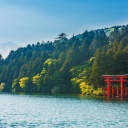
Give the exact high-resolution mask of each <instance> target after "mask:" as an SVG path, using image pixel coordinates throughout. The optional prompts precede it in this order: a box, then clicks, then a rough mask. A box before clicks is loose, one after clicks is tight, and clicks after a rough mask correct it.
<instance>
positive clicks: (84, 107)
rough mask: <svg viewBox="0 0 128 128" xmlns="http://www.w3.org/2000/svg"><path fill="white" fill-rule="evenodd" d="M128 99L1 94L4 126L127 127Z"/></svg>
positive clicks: (0, 127)
mask: <svg viewBox="0 0 128 128" xmlns="http://www.w3.org/2000/svg"><path fill="white" fill-rule="evenodd" d="M127 109H128V101H127V100H126V99H125V100H122V99H121V100H120V99H117V98H115V99H104V98H103V97H87V96H76V95H63V96H60V95H40V94H21V93H20V94H4V93H1V94H0V128H127V127H128V119H127V117H128V110H127Z"/></svg>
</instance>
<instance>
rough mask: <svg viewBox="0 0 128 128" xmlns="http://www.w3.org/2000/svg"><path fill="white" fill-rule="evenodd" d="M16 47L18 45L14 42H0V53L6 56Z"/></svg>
mask: <svg viewBox="0 0 128 128" xmlns="http://www.w3.org/2000/svg"><path fill="white" fill-rule="evenodd" d="M18 47H19V45H18V44H16V43H14V42H2V43H0V54H2V56H3V58H6V57H7V56H8V55H9V52H10V51H11V50H16V49H17V48H18Z"/></svg>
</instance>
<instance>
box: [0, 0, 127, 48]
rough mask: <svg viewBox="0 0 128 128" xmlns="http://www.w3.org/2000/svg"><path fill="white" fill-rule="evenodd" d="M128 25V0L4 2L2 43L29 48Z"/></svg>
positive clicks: (0, 0) (1, 0)
mask: <svg viewBox="0 0 128 128" xmlns="http://www.w3.org/2000/svg"><path fill="white" fill-rule="evenodd" d="M126 24H128V0H0V43H1V42H4V41H11V42H15V43H18V44H20V45H21V46H25V45H27V44H29V43H30V44H32V43H36V42H38V41H39V42H42V41H48V40H54V39H55V38H56V37H57V35H58V34H59V33H61V32H65V33H66V34H67V35H68V38H70V37H71V36H72V35H73V33H74V34H75V35H77V34H80V33H83V32H84V31H85V30H94V29H98V28H105V27H111V26H115V25H126Z"/></svg>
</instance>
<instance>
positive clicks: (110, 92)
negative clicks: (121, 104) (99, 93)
mask: <svg viewBox="0 0 128 128" xmlns="http://www.w3.org/2000/svg"><path fill="white" fill-rule="evenodd" d="M102 77H103V78H105V80H104V81H105V82H107V88H103V95H104V96H108V97H110V96H114V95H115V91H114V87H112V88H111V82H120V88H116V96H117V97H124V96H128V87H124V82H126V81H127V80H126V79H127V78H128V74H125V75H102Z"/></svg>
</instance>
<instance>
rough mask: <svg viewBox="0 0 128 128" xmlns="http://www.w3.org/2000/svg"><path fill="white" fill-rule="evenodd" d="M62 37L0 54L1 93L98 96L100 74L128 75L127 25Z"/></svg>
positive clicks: (62, 34)
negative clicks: (22, 92) (5, 55)
mask: <svg viewBox="0 0 128 128" xmlns="http://www.w3.org/2000/svg"><path fill="white" fill-rule="evenodd" d="M66 36H67V35H66V34H65V33H61V34H59V35H58V37H57V40H55V41H53V42H50V41H48V42H46V43H45V42H42V43H39V42H38V43H37V44H32V45H30V44H28V45H27V47H23V48H18V49H17V50H16V51H11V52H10V53H9V55H8V57H7V58H6V59H3V58H2V55H1V54H0V83H1V84H2V85H1V88H2V89H1V90H2V91H25V92H33V91H34V92H40V93H82V94H95V95H101V94H102V89H101V88H102V87H103V86H105V85H104V82H103V79H102V77H101V76H102V75H103V74H104V75H107V74H128V25H126V26H115V27H111V28H105V29H98V30H94V31H87V30H86V31H85V32H84V33H83V34H80V35H76V36H74V35H73V37H71V38H70V39H67V38H66Z"/></svg>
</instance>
